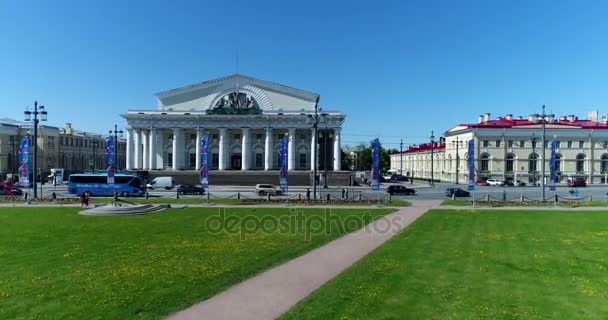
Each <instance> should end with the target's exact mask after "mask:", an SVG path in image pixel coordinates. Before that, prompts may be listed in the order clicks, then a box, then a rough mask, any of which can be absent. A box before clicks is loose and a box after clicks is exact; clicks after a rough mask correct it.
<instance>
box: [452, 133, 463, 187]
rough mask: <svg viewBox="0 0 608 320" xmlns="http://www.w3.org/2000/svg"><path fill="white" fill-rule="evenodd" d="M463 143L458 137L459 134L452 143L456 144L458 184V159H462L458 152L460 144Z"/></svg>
mask: <svg viewBox="0 0 608 320" xmlns="http://www.w3.org/2000/svg"><path fill="white" fill-rule="evenodd" d="M461 143H462V141H460V140H459V139H458V136H456V141H454V140H452V145H456V184H458V165H459V163H458V160H460V156H459V153H458V146H459V145H460V144H461Z"/></svg>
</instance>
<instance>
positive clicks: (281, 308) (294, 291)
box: [168, 200, 441, 320]
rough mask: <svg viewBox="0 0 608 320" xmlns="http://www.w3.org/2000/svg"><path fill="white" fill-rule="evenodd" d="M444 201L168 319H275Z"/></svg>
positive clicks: (408, 211) (402, 213)
mask: <svg viewBox="0 0 608 320" xmlns="http://www.w3.org/2000/svg"><path fill="white" fill-rule="evenodd" d="M440 203H441V201H436V200H429V201H422V200H421V201H416V202H414V203H413V205H412V206H410V207H404V208H401V209H400V210H399V211H397V212H395V213H393V214H389V215H387V216H385V217H384V218H381V219H378V220H376V221H374V222H372V223H371V224H370V225H368V226H366V227H365V228H363V229H360V230H358V231H356V232H353V233H351V234H348V235H345V236H343V237H342V238H339V239H336V240H334V241H332V242H330V243H328V244H326V245H324V246H322V247H320V248H317V249H315V250H313V251H311V252H309V253H307V254H305V255H303V256H301V257H298V258H295V259H293V260H291V261H288V262H286V263H284V264H282V265H280V266H277V267H275V268H273V269H270V270H268V271H265V272H262V273H260V274H258V275H256V276H254V277H252V278H250V279H248V280H245V281H243V282H241V283H240V284H237V285H235V286H233V287H231V288H228V289H227V290H226V291H224V292H221V293H219V294H217V295H216V296H214V297H211V298H209V299H208V300H205V301H203V302H200V303H198V304H196V305H194V306H192V307H190V308H188V309H185V310H183V311H180V312H178V313H176V314H174V315H172V316H170V317H169V318H168V319H170V320H188V319H205V320H212V319H222V320H231V319H235V320H236V319H247V320H258V319H259V320H261V319H275V318H277V317H279V316H280V315H281V314H283V313H285V312H286V311H287V310H288V309H289V308H291V307H292V306H293V305H295V304H296V303H297V302H298V301H300V300H302V299H303V298H305V297H306V296H308V295H309V294H310V293H311V292H313V291H314V290H316V289H317V288H319V287H320V286H321V285H323V284H324V283H325V282H327V281H328V280H330V279H332V278H333V277H335V276H336V275H338V274H339V273H341V272H342V271H344V270H345V269H346V268H348V267H350V266H351V265H352V264H353V263H355V262H356V261H357V260H359V259H361V258H362V257H364V256H366V255H367V254H368V253H370V252H371V251H372V250H374V249H375V248H377V247H378V246H380V245H381V244H383V243H384V242H385V241H387V240H388V239H390V238H391V237H392V236H394V235H395V234H397V233H398V232H399V231H401V230H402V229H403V228H405V227H406V226H407V225H409V224H410V223H412V222H413V221H414V220H416V219H417V218H418V217H420V216H421V215H422V214H423V213H425V212H426V211H427V210H429V209H431V208H434V207H437V206H439V204H440ZM387 223H388V224H387Z"/></svg>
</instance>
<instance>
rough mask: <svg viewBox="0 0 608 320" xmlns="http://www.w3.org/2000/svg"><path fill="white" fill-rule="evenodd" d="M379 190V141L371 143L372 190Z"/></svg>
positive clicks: (375, 140)
mask: <svg viewBox="0 0 608 320" xmlns="http://www.w3.org/2000/svg"><path fill="white" fill-rule="evenodd" d="M379 189H380V140H378V138H376V139H374V141H372V190H379Z"/></svg>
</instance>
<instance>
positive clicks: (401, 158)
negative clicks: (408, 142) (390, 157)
mask: <svg viewBox="0 0 608 320" xmlns="http://www.w3.org/2000/svg"><path fill="white" fill-rule="evenodd" d="M399 174H400V175H403V139H401V143H399Z"/></svg>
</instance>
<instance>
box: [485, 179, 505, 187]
mask: <svg viewBox="0 0 608 320" xmlns="http://www.w3.org/2000/svg"><path fill="white" fill-rule="evenodd" d="M486 183H487V184H488V185H489V186H504V185H505V183H504V182H502V181H500V180H496V179H488V180H486Z"/></svg>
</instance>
